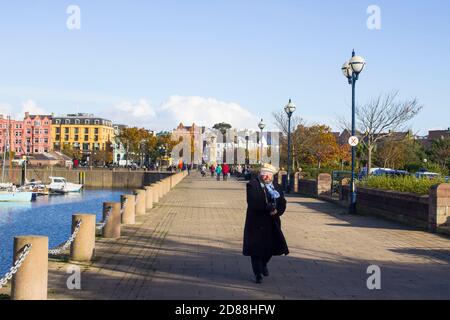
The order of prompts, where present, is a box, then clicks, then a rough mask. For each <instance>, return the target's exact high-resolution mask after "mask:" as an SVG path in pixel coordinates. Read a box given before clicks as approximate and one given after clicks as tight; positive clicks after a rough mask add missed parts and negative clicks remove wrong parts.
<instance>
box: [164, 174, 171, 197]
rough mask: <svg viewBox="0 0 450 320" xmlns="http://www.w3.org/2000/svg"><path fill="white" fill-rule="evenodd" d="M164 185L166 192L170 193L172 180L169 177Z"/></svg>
mask: <svg viewBox="0 0 450 320" xmlns="http://www.w3.org/2000/svg"><path fill="white" fill-rule="evenodd" d="M164 187H165V190H166V194H167V193H169V191H170V180H169V179H168V178H165V179H164Z"/></svg>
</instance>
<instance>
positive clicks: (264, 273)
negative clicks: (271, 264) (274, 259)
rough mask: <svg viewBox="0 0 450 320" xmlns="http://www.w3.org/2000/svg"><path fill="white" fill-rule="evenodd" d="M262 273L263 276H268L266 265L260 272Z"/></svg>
mask: <svg viewBox="0 0 450 320" xmlns="http://www.w3.org/2000/svg"><path fill="white" fill-rule="evenodd" d="M262 275H263V276H264V277H268V276H269V269H267V266H265V267H264V269H263V272H262Z"/></svg>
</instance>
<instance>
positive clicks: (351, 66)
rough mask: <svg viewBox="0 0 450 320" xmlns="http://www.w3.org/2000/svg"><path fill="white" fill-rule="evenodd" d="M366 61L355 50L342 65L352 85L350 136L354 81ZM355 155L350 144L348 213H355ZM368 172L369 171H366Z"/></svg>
mask: <svg viewBox="0 0 450 320" xmlns="http://www.w3.org/2000/svg"><path fill="white" fill-rule="evenodd" d="M365 66H366V61H365V60H364V58H363V57H360V56H357V55H356V54H355V50H353V52H352V57H351V58H350V60H349V61H348V62H346V63H344V65H343V66H342V73H343V74H344V76H345V77H346V78H347V80H348V83H349V84H350V85H351V86H352V136H355V134H356V132H355V131H356V130H355V108H356V103H355V102H356V99H355V97H356V95H355V89H356V81H358V79H359V75H360V73H361V72H362V71H363V70H364V68H365ZM355 155H356V146H353V145H352V177H351V181H350V206H349V213H350V214H355V213H356V188H355ZM368 174H369V173H368Z"/></svg>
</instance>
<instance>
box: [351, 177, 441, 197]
mask: <svg viewBox="0 0 450 320" xmlns="http://www.w3.org/2000/svg"><path fill="white" fill-rule="evenodd" d="M439 183H445V179H444V178H438V179H427V178H423V179H417V178H416V177H413V176H405V177H388V176H372V177H370V178H368V179H365V180H363V181H360V182H358V185H360V186H362V187H368V188H374V189H382V190H394V191H400V192H409V193H416V194H420V195H426V194H428V193H429V191H430V188H431V187H432V186H434V185H436V184H439Z"/></svg>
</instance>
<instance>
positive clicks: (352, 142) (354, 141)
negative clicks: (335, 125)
mask: <svg viewBox="0 0 450 320" xmlns="http://www.w3.org/2000/svg"><path fill="white" fill-rule="evenodd" d="M348 144H349V145H350V146H352V147H356V146H357V145H358V144H359V139H358V137H355V136H352V137H350V138H349V139H348Z"/></svg>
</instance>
